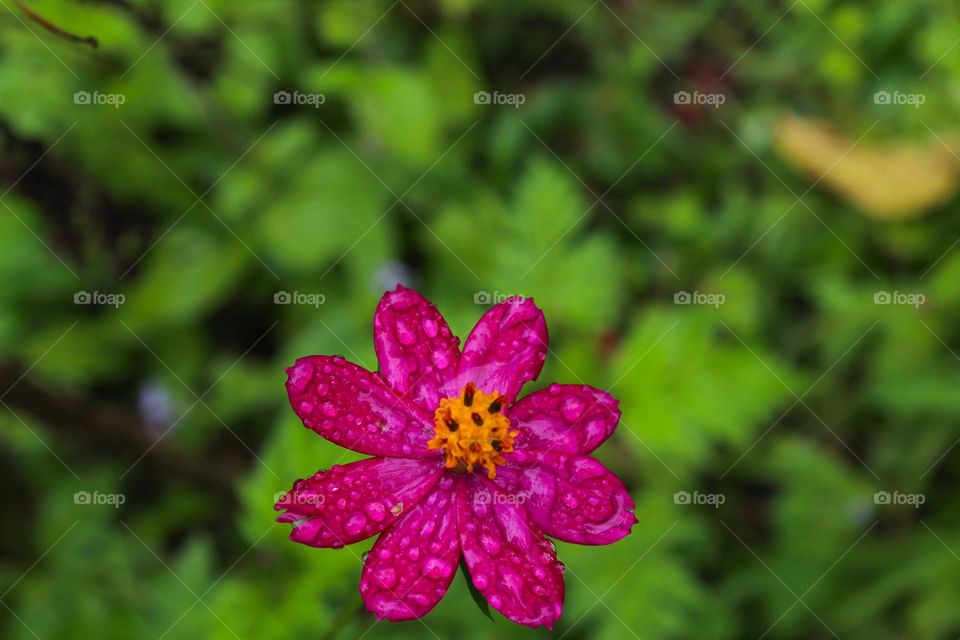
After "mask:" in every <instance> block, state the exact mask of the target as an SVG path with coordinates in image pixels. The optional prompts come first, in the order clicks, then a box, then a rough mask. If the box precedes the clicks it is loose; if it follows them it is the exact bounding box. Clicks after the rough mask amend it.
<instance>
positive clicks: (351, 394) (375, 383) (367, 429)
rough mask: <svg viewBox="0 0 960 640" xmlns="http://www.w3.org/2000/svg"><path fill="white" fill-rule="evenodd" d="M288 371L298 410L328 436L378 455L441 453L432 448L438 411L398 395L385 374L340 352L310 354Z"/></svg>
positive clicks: (292, 401) (290, 392)
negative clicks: (370, 370)
mask: <svg viewBox="0 0 960 640" xmlns="http://www.w3.org/2000/svg"><path fill="white" fill-rule="evenodd" d="M287 376H288V377H287V393H288V395H289V397H290V404H291V406H292V407H293V410H294V411H295V412H296V414H297V415H298V416H299V417H300V419H301V420H303V424H304V425H306V426H307V427H308V428H309V429H312V430H314V431H316V432H317V433H319V434H320V435H321V436H323V437H324V438H326V439H327V440H330V441H331V442H334V443H336V444H338V445H340V446H342V447H345V448H347V449H351V450H353V451H359V452H360V453H366V454H369V455H374V456H393V457H403V458H416V457H430V456H436V455H439V453H438V452H436V451H429V450H428V449H427V441H428V440H429V439H430V438H431V437H432V436H433V415H432V414H431V413H428V412H426V411H424V410H423V409H422V408H420V407H418V406H417V405H415V404H413V403H412V402H410V401H409V400H407V399H405V398H401V397H400V396H398V395H397V394H396V393H395V392H394V391H393V390H392V389H390V387H388V386H387V384H386V382H384V379H383V378H382V377H381V376H380V375H379V374H376V373H371V372H369V371H367V370H366V369H363V368H362V367H358V366H357V365H355V364H353V363H352V362H347V361H346V360H344V359H343V358H340V357H335V356H307V357H304V358H299V359H298V360H297V362H296V364H295V365H294V366H292V367H290V368H289V369H287Z"/></svg>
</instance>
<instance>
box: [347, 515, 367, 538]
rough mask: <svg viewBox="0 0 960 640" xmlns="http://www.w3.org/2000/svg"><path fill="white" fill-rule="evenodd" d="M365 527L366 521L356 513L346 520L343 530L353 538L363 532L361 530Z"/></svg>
mask: <svg viewBox="0 0 960 640" xmlns="http://www.w3.org/2000/svg"><path fill="white" fill-rule="evenodd" d="M366 525H367V519H366V518H364V517H363V516H362V515H360V514H359V513H358V514H355V515H353V516H351V517H350V519H349V520H347V523H346V524H345V525H343V530H344V531H346V532H347V533H349V534H350V535H352V536H355V535H357V534H358V533H360V532H361V531H363V528H364V527H365V526H366Z"/></svg>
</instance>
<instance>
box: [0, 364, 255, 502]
mask: <svg viewBox="0 0 960 640" xmlns="http://www.w3.org/2000/svg"><path fill="white" fill-rule="evenodd" d="M22 375H23V374H22V372H21V370H19V369H18V368H17V367H14V366H11V365H9V364H6V363H0V390H2V389H6V390H7V391H6V392H5V393H4V395H3V396H2V400H3V403H4V404H6V405H8V406H9V407H10V408H11V409H13V410H15V411H17V413H18V414H19V413H20V412H21V411H22V412H24V413H26V414H29V415H31V416H33V417H34V418H36V419H37V420H39V421H40V422H42V423H43V424H44V425H45V426H46V427H47V428H48V429H49V430H50V431H51V433H55V434H57V435H58V436H60V437H62V438H63V439H64V440H65V441H68V442H70V443H71V444H73V443H76V444H79V445H81V446H82V447H83V448H85V449H87V450H88V451H92V452H94V453H97V454H107V455H112V456H115V455H117V454H121V455H125V456H128V457H129V458H130V463H131V464H133V463H134V461H135V460H137V459H139V458H140V457H141V456H142V460H141V461H140V462H139V463H137V464H139V465H143V466H144V467H145V468H146V469H147V470H149V471H150V472H151V473H152V474H153V475H155V476H157V477H160V478H164V479H177V480H185V481H187V482H192V483H196V484H200V485H202V486H204V487H207V488H210V489H212V490H214V491H216V492H217V493H220V494H231V495H232V493H233V484H234V481H235V479H236V478H237V476H238V475H239V474H241V473H242V472H243V469H244V467H245V465H244V463H243V462H242V461H241V460H239V459H237V458H236V457H235V456H233V455H231V454H227V453H226V452H221V453H218V455H217V456H215V457H213V456H208V457H197V456H196V455H195V454H194V453H193V452H191V451H188V450H185V449H182V448H180V447H178V446H177V445H175V444H174V443H172V442H170V441H168V440H166V439H161V440H159V441H157V437H159V436H153V435H151V433H150V431H149V429H148V428H147V427H146V425H144V424H143V422H142V421H141V420H140V418H139V416H137V414H136V413H134V412H131V411H126V410H122V409H120V408H118V407H115V406H109V405H105V404H100V403H96V402H91V401H89V400H87V399H83V398H79V397H76V396H72V395H69V394H63V393H58V392H53V391H50V390H49V389H47V388H45V387H42V386H40V385H38V384H36V383H35V382H33V381H31V380H30V379H29V378H25V377H23V378H22ZM53 448H54V449H55V450H56V448H57V447H56V446H55V445H53ZM148 450H149V453H146V452H147V451H148ZM145 453H146V455H144V454H145Z"/></svg>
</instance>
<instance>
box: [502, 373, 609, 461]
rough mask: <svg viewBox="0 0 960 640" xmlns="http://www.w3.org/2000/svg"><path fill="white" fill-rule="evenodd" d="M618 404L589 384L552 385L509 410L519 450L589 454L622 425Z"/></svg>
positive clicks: (508, 413) (522, 399) (516, 445)
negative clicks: (620, 423) (516, 431)
mask: <svg viewBox="0 0 960 640" xmlns="http://www.w3.org/2000/svg"><path fill="white" fill-rule="evenodd" d="M618 405H619V402H618V401H617V400H615V399H614V398H613V396H611V395H610V394H608V393H607V392H605V391H601V390H600V389H595V388H593V387H590V386H587V385H576V384H551V385H550V386H549V387H547V388H546V389H542V390H540V391H536V392H534V393H531V394H530V395H528V396H526V397H524V398H521V399H520V400H519V401H518V402H517V403H515V404H514V405H512V406H511V407H509V409H507V415H508V416H509V418H510V422H511V424H513V425H514V428H516V429H517V430H518V431H519V433H518V434H517V438H516V442H515V445H514V446H515V448H516V449H532V450H536V451H558V452H563V453H571V454H577V455H586V454H588V453H590V452H591V451H593V450H594V449H596V448H597V447H598V446H600V444H601V443H603V441H604V440H606V439H607V438H609V437H610V435H611V434H612V433H613V431H614V429H616V428H617V423H618V422H620V409H619V407H618Z"/></svg>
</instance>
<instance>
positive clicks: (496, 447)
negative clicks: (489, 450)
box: [490, 440, 503, 451]
mask: <svg viewBox="0 0 960 640" xmlns="http://www.w3.org/2000/svg"><path fill="white" fill-rule="evenodd" d="M490 444H491V445H493V450H494V451H503V448H502V446H501V444H500V441H499V440H494V441H493V442H491V443H490Z"/></svg>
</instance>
